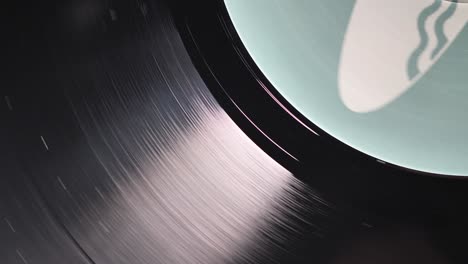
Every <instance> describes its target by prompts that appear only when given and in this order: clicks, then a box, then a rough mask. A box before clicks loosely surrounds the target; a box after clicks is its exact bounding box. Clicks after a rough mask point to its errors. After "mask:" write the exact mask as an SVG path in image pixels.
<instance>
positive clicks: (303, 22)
mask: <svg viewBox="0 0 468 264" xmlns="http://www.w3.org/2000/svg"><path fill="white" fill-rule="evenodd" d="M459 2H460V1H452V2H449V1H442V0H419V1H410V2H408V1H405V0H398V1H373V0H356V1H346V2H339V3H338V2H334V1H306V2H302V1H301V2H299V1H267V0H254V1H252V0H235V1H232V0H226V1H225V4H226V7H227V10H228V12H229V15H230V18H231V20H232V22H233V24H234V26H235V29H236V30H237V33H238V34H239V36H240V39H241V40H242V42H243V44H244V45H245V47H246V49H247V51H248V52H249V55H250V56H251V57H252V58H253V60H254V61H255V63H256V64H257V66H258V67H259V68H260V70H261V71H262V73H263V74H264V75H265V76H266V77H267V78H268V80H269V81H270V82H271V83H272V85H273V86H274V87H275V88H276V89H277V90H278V92H279V93H280V94H281V95H282V96H283V97H284V98H285V99H286V100H287V101H288V102H289V103H290V104H291V105H292V106H293V107H294V108H296V109H297V110H298V111H299V112H300V113H301V114H302V115H304V116H305V117H306V118H308V119H309V120H310V121H311V122H313V123H314V124H315V125H317V126H318V127H319V128H321V129H322V130H324V131H325V132H326V133H328V134H330V135H331V136H333V137H335V138H336V139H338V140H340V141H341V142H343V143H345V144H347V145H349V146H351V147H353V148H355V149H357V150H359V151H361V152H364V153H366V154H368V155H370V156H373V157H375V158H377V159H380V160H384V161H386V162H389V163H391V164H395V165H397V166H401V167H404V168H409V169H412V170H416V171H423V172H428V173H432V174H442V175H456V176H462V175H468V166H467V165H466V160H467V159H468V139H467V135H468V122H466V112H467V110H468V104H467V102H466V100H467V99H468V89H467V85H466V83H467V81H468V80H467V75H466V73H465V72H466V68H467V64H468V49H467V48H466V43H467V42H468V28H467V26H466V23H467V20H468V6H466V5H464V4H462V3H459Z"/></svg>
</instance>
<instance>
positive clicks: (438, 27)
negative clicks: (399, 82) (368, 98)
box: [408, 0, 458, 80]
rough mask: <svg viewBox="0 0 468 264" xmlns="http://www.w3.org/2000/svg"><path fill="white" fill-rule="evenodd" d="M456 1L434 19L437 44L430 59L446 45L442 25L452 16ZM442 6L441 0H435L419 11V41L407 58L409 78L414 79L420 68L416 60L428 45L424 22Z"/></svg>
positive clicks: (446, 41)
mask: <svg viewBox="0 0 468 264" xmlns="http://www.w3.org/2000/svg"><path fill="white" fill-rule="evenodd" d="M457 2H458V1H453V2H452V3H451V4H450V6H449V7H448V8H447V10H445V11H444V12H442V13H441V14H440V15H439V17H438V18H437V19H436V22H435V25H434V33H435V36H436V41H437V45H436V47H435V48H434V49H433V50H432V51H431V59H435V58H436V57H437V55H439V54H440V52H441V51H442V49H443V48H444V47H445V45H447V43H448V38H447V36H446V34H445V32H444V25H445V23H446V22H447V21H448V20H449V19H450V18H451V17H452V16H453V14H454V13H455V11H456V9H457V6H458V5H457ZM441 6H442V0H435V1H434V3H432V4H431V5H430V6H428V7H426V8H425V9H423V10H422V11H421V13H420V14H419V17H418V32H419V38H420V42H419V45H418V46H417V47H416V49H415V50H414V51H413V53H412V54H411V56H410V58H409V60H408V78H409V79H410V80H412V79H414V78H415V77H416V76H418V75H419V74H420V72H421V71H420V69H419V66H418V61H419V59H420V57H421V55H422V54H423V53H424V52H425V51H426V49H427V48H428V45H429V41H430V39H429V34H428V32H427V31H426V22H427V20H428V19H429V17H430V16H431V15H433V14H434V13H435V12H437V11H438V10H439V9H440V8H441Z"/></svg>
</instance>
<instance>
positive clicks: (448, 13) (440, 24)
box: [431, 1, 458, 59]
mask: <svg viewBox="0 0 468 264" xmlns="http://www.w3.org/2000/svg"><path fill="white" fill-rule="evenodd" d="M457 2H458V1H454V2H452V3H451V4H450V6H449V8H447V10H445V11H444V13H442V14H441V15H440V16H439V17H438V18H437V20H436V23H435V33H436V36H437V46H436V47H435V48H434V50H433V51H432V54H431V59H434V58H435V57H436V56H437V55H438V54H439V53H440V52H441V51H442V49H443V48H444V46H445V45H446V44H447V42H448V38H447V36H446V35H445V32H444V25H445V23H446V22H447V21H448V20H449V18H451V17H452V16H453V14H454V13H455V10H457Z"/></svg>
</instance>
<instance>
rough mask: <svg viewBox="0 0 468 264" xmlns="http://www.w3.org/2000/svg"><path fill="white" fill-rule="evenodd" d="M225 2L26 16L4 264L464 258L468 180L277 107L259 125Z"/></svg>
mask: <svg viewBox="0 0 468 264" xmlns="http://www.w3.org/2000/svg"><path fill="white" fill-rule="evenodd" d="M324 3H325V2H324ZM222 8H223V3H222V2H219V1H207V2H204V3H203V4H201V3H194V1H187V2H185V1H176V2H171V3H169V2H164V1H127V0H119V1H87V0H84V1H74V0H70V1H57V2H56V3H35V4H24V3H23V2H22V3H19V6H18V7H17V8H16V9H13V10H11V12H10V14H11V17H9V18H8V19H9V22H10V24H11V28H10V29H11V32H9V33H8V39H7V44H8V45H7V46H8V47H7V49H8V50H9V51H11V52H9V53H8V54H7V55H8V56H6V58H5V60H4V62H3V63H4V64H5V65H7V66H8V67H5V68H6V69H5V70H6V73H7V74H5V79H4V80H3V81H4V84H5V85H4V86H5V87H7V88H9V90H8V92H7V93H5V95H3V96H2V102H1V103H0V106H1V115H0V118H1V120H2V126H1V127H0V144H1V146H2V149H1V151H0V153H1V159H0V173H1V175H0V263H6V264H55V263H70V264H72V263H73V264H75V263H76V264H94V263H98V264H120V263H122V264H124V263H125V264H127V263H135V264H148V263H152V264H153V263H161V264H167V263H174V264H179V263H184V264H185V263H200V264H220V263H331V264H341V263H343V264H348V263H436V264H439V263H444V264H445V263H466V260H467V256H466V250H464V245H465V244H464V242H463V241H464V240H465V238H466V235H467V234H468V230H467V229H466V224H465V223H466V220H467V216H466V213H465V212H466V205H465V201H466V200H467V199H468V197H467V193H468V192H466V190H467V187H468V184H467V182H466V181H460V180H459V179H447V178H432V177H426V176H422V175H420V174H415V173H412V172H404V171H400V170H395V169H393V168H392V167H388V166H386V165H385V164H381V163H377V162H375V160H372V161H369V160H367V159H362V157H361V156H359V155H356V152H354V151H348V150H346V149H342V148H340V147H339V146H338V147H337V146H335V145H334V144H331V143H330V144H329V142H328V141H327V139H326V136H319V134H318V133H317V134H314V133H312V130H309V129H305V126H304V125H303V124H302V123H300V120H299V119H297V120H296V119H288V118H287V117H291V115H290V114H289V113H286V112H285V111H284V109H283V108H280V109H276V108H275V109H273V110H271V109H270V108H269V107H270V105H269V104H268V100H267V98H266V97H265V98H263V99H264V100H258V101H256V107H255V108H254V109H257V110H258V114H257V115H255V114H253V112H251V110H252V108H249V105H250V101H248V100H242V99H246V98H257V97H258V96H262V95H263V94H262V93H257V92H256V91H257V90H255V89H256V88H259V87H260V88H261V86H259V84H260V83H259V80H260V79H256V78H252V76H251V75H250V74H251V72H250V71H246V70H245V69H246V68H247V67H246V66H248V64H247V62H245V64H244V63H238V62H239V61H241V56H242V55H241V54H242V53H243V51H241V50H238V53H237V52H234V53H233V52H230V51H232V50H231V49H232V48H234V47H236V45H235V44H233V43H234V42H233V43H231V42H229V41H230V40H229V41H228V40H226V36H227V35H226V33H227V32H229V31H227V30H218V29H220V28H223V29H227V28H224V27H225V26H226V27H227V24H225V23H223V21H225V20H223V19H221V18H222V17H224V16H225V15H226V13H225V12H223V11H222V10H223V9H222ZM265 10H266V9H265ZM188 11H190V12H188ZM212 19H214V20H212ZM205 22H208V23H207V24H205ZM208 28H210V29H212V30H211V31H207V29H208ZM201 29H204V30H201ZM206 34H208V35H209V37H207V35H206ZM226 41H228V42H226ZM210 43H211V44H212V45H215V46H216V47H217V48H209V49H207V47H211V46H206V44H210ZM226 43H228V44H226ZM197 45H198V46H197ZM220 54H221V55H220ZM214 58H216V59H217V60H214ZM219 62H222V63H221V64H222V65H224V67H230V70H225V68H223V67H222V65H221V64H220V66H219V67H216V68H214V67H212V66H213V65H218V64H217V63H219ZM244 73H245V74H246V75H244ZM232 76H239V77H236V78H234V79H230V78H231V77H232ZM248 76H250V77H248ZM226 80H234V81H229V82H226ZM233 86H235V87H237V88H238V89H237V90H238V91H243V88H249V89H250V88H252V89H250V90H249V92H250V95H251V97H249V96H244V97H242V96H241V97H236V96H234V94H232V95H233V96H232V97H229V96H226V95H227V94H228V92H229V91H231V88H232V87H233ZM262 89H263V88H262ZM236 106H237V107H236ZM254 112H255V111H254ZM263 113H268V114H269V115H268V117H269V119H268V120H274V121H275V122H274V123H275V124H277V125H279V126H280V127H279V128H278V127H275V126H268V124H270V123H267V122H262V121H261V120H264V119H263V117H264V115H263ZM272 116H273V118H272ZM257 121H258V122H257ZM283 122H285V123H283ZM284 124H290V125H291V126H290V127H289V128H290V129H286V127H287V126H285V125H284ZM300 129H305V130H307V132H306V133H302V130H300ZM298 139H301V144H297V142H296V141H295V140H298ZM302 139H306V140H302ZM284 142H286V143H288V144H283V143H284ZM294 142H296V143H294ZM289 143H294V144H289ZM286 145H287V146H286Z"/></svg>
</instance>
